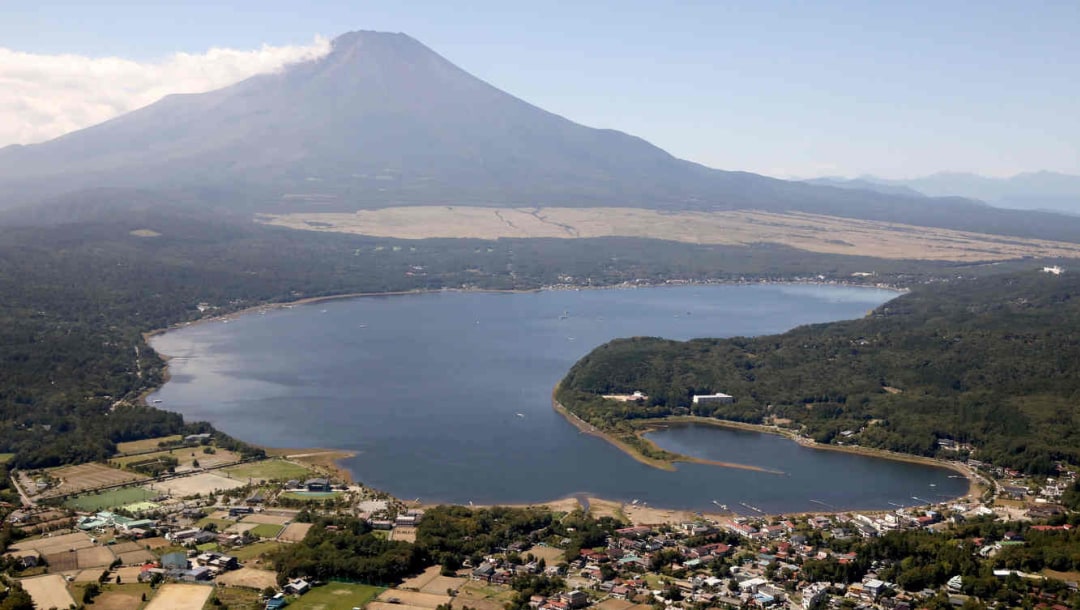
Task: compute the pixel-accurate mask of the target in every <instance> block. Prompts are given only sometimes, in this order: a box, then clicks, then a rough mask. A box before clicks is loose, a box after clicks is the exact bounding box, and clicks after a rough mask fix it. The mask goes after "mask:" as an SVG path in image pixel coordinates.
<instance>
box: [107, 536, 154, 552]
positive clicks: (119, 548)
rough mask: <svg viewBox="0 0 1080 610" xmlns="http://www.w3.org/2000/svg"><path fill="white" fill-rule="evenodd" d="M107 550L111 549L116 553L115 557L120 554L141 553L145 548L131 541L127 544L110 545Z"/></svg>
mask: <svg viewBox="0 0 1080 610" xmlns="http://www.w3.org/2000/svg"><path fill="white" fill-rule="evenodd" d="M109 548H110V549H112V552H113V553H116V554H117V555H119V554H120V553H130V552H131V551H142V550H145V549H146V547H144V546H143V545H141V544H139V543H138V542H134V541H131V540H129V541H127V542H118V543H116V544H110V545H109Z"/></svg>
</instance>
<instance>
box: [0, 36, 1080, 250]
mask: <svg viewBox="0 0 1080 610" xmlns="http://www.w3.org/2000/svg"><path fill="white" fill-rule="evenodd" d="M722 145H723V144H722V143H718V146H722ZM96 188H135V189H152V190H154V191H157V192H162V193H168V194H169V195H170V196H174V197H178V198H180V199H183V200H185V201H187V202H188V203H189V204H190V205H191V206H192V207H196V208H199V209H203V210H207V211H208V212H209V211H214V210H216V211H218V212H220V211H222V210H225V211H228V212H244V213H247V214H250V213H251V212H282V211H293V212H296V211H307V212H311V211H318V212H335V211H336V212H342V211H345V212H351V211H355V210H359V209H375V208H385V207H395V206H402V205H483V206H507V207H516V206H544V207H551V206H564V207H601V206H604V207H637V208H649V209H656V210H699V211H718V210H741V209H757V210H765V211H772V212H789V211H800V212H806V213H812V214H822V215H829V216H838V217H844V218H857V219H865V220H875V221H887V222H899V223H906V224H909V225H916V226H930V227H939V228H948V229H955V230H964V231H974V232H979V233H990V234H999V235H1011V236H1021V237H1034V238H1040V239H1050V240H1058V241H1070V242H1074V243H1076V242H1080V218H1063V217H1060V216H1055V215H1052V214H1042V213H1034V212H1017V211H1006V210H995V209H993V208H990V207H989V206H986V205H984V204H982V203H979V202H975V201H970V200H963V199H956V198H952V199H934V198H925V197H917V196H907V195H905V194H896V193H878V192H874V191H870V190H852V189H843V188H834V187H830V186H817V185H811V184H805V183H801V182H789V181H784V180H777V179H773V178H767V177H764V176H759V175H756V174H751V173H746V172H737V171H721V170H718V169H711V168H708V167H704V166H702V165H698V164H696V163H691V162H688V161H684V160H681V159H678V158H676V157H674V156H672V155H671V154H669V153H668V152H666V151H664V150H661V149H660V148H658V147H656V146H653V145H652V144H650V143H648V142H646V141H644V140H642V139H640V138H637V137H634V136H632V135H628V134H626V133H622V132H619V131H614V130H609V129H593V128H590V127H586V126H583V125H580V124H577V123H574V122H573V121H571V120H568V119H566V118H563V117H561V116H558V115H555V114H552V113H550V112H547V111H545V110H543V109H540V108H537V107H536V106H533V105H531V104H529V103H528V102H526V101H523V100H521V99H518V98H516V97H514V96H513V95H510V94H508V93H506V92H503V91H500V90H499V89H497V88H496V87H494V86H492V85H490V84H488V83H486V82H484V81H482V80H480V79H478V78H476V77H474V76H472V75H471V74H469V73H467V72H466V71H464V70H462V69H461V68H459V67H457V66H455V65H454V64H452V63H451V62H449V61H447V60H446V59H445V58H443V57H441V56H439V55H438V54H437V53H435V52H434V51H432V50H431V49H429V48H427V47H426V46H424V45H423V44H421V43H420V42H418V41H416V40H414V39H413V38H410V37H409V36H407V35H404V34H389V33H380V32H351V33H348V34H344V35H342V36H340V37H338V38H337V39H335V40H334V41H333V44H332V50H331V51H330V53H329V54H328V55H327V56H325V57H323V58H321V59H317V60H313V61H310V62H306V63H300V64H295V65H292V66H288V67H286V68H285V69H283V70H281V71H280V72H277V73H273V74H263V75H259V76H255V77H252V78H250V79H247V80H244V81H242V82H240V83H237V84H235V85H232V86H229V87H225V88H223V89H219V90H216V91H211V92H207V93H201V94H188V95H172V96H168V97H166V98H164V99H162V100H161V101H159V102H157V103H154V104H151V105H150V106H147V107H145V108H142V109H140V110H136V111H134V112H131V113H128V114H126V115H123V116H120V117H117V118H115V119H113V120H110V121H107V122H105V123H102V124H100V125H96V126H93V127H90V128H87V129H83V130H80V131H76V132H74V133H70V134H67V135H65V136H62V137H60V138H57V139H55V140H52V141H49V142H44V143H41V144H35V145H30V146H9V147H7V148H4V149H2V150H0V208H3V207H8V208H11V207H20V206H25V205H32V204H35V205H39V206H47V205H48V203H41V202H43V201H47V200H50V199H57V198H58V199H59V200H61V201H63V200H66V198H67V197H68V196H69V194H71V193H78V192H80V191H83V190H86V189H96Z"/></svg>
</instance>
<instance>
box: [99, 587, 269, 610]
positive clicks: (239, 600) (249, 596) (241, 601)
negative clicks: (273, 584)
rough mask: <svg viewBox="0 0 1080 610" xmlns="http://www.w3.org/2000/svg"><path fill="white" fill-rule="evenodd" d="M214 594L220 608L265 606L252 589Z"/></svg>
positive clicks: (239, 609) (249, 609)
mask: <svg viewBox="0 0 1080 610" xmlns="http://www.w3.org/2000/svg"><path fill="white" fill-rule="evenodd" d="M214 595H216V596H217V598H218V599H219V600H221V607H222V608H229V609H230V610H262V609H263V608H264V607H266V606H265V604H264V603H261V602H260V600H261V597H260V593H259V591H255V590H254V589H245V588H243V587H218V588H217V589H215V590H214ZM95 610H96V609H95Z"/></svg>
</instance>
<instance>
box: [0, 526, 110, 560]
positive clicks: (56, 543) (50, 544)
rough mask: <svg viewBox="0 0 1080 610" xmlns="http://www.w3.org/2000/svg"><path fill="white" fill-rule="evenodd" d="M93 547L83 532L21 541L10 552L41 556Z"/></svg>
mask: <svg viewBox="0 0 1080 610" xmlns="http://www.w3.org/2000/svg"><path fill="white" fill-rule="evenodd" d="M92 546H94V543H93V542H90V536H89V535H87V534H86V533H84V532H75V533H73V534H64V535H63V536H50V537H48V538H37V539H34V540H23V541H21V542H17V543H15V544H13V545H11V548H10V549H9V550H12V551H38V552H39V553H41V554H42V555H51V554H53V553H60V552H64V553H67V552H70V551H71V550H78V549H85V548H88V547H92Z"/></svg>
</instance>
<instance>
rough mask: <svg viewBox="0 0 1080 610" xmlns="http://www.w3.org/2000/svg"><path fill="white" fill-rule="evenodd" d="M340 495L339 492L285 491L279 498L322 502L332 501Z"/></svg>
mask: <svg viewBox="0 0 1080 610" xmlns="http://www.w3.org/2000/svg"><path fill="white" fill-rule="evenodd" d="M340 495H341V492H340V491H287V492H285V493H283V494H281V497H282V498H289V499H290V500H306V501H309V502H323V501H325V500H332V499H334V498H336V497H338V496H340Z"/></svg>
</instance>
